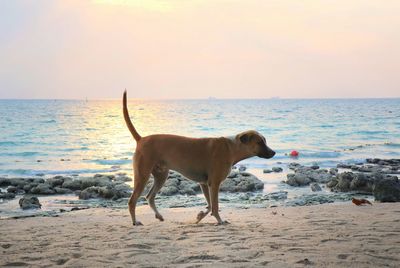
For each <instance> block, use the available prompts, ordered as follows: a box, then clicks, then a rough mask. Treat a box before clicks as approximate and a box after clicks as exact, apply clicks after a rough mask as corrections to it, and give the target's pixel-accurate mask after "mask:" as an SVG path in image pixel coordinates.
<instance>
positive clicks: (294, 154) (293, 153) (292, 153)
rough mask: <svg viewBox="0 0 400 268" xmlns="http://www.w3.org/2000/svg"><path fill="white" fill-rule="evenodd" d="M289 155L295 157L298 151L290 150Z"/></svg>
mask: <svg viewBox="0 0 400 268" xmlns="http://www.w3.org/2000/svg"><path fill="white" fill-rule="evenodd" d="M290 156H293V157H297V156H299V152H298V151H291V152H290Z"/></svg>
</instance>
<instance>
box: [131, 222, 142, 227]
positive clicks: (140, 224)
mask: <svg viewBox="0 0 400 268" xmlns="http://www.w3.org/2000/svg"><path fill="white" fill-rule="evenodd" d="M142 225H143V223H141V222H140V221H134V222H133V226H142Z"/></svg>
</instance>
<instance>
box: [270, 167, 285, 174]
mask: <svg viewBox="0 0 400 268" xmlns="http://www.w3.org/2000/svg"><path fill="white" fill-rule="evenodd" d="M272 171H273V172H275V173H278V172H282V171H283V169H282V168H281V167H273V168H272Z"/></svg>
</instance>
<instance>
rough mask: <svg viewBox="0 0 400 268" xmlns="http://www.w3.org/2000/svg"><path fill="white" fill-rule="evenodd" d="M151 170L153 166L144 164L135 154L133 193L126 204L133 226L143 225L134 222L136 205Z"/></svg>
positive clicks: (142, 159) (141, 158)
mask: <svg viewBox="0 0 400 268" xmlns="http://www.w3.org/2000/svg"><path fill="white" fill-rule="evenodd" d="M152 168H153V165H152V164H151V163H146V162H145V161H144V158H143V157H141V156H139V154H138V153H135V160H134V170H133V171H134V183H133V193H132V195H131V197H130V198H129V202H128V208H129V213H130V214H131V218H132V223H133V225H143V224H142V223H141V222H140V221H137V220H136V214H135V210H136V203H137V200H138V199H139V197H140V195H141V194H142V192H143V190H144V187H145V186H146V184H147V181H148V180H149V177H150V172H151V170H152Z"/></svg>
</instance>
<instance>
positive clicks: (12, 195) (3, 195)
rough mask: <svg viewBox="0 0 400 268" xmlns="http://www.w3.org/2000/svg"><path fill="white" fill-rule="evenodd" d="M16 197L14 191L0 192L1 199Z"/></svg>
mask: <svg viewBox="0 0 400 268" xmlns="http://www.w3.org/2000/svg"><path fill="white" fill-rule="evenodd" d="M13 198H15V194H14V193H0V199H13Z"/></svg>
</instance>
